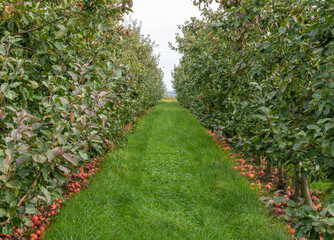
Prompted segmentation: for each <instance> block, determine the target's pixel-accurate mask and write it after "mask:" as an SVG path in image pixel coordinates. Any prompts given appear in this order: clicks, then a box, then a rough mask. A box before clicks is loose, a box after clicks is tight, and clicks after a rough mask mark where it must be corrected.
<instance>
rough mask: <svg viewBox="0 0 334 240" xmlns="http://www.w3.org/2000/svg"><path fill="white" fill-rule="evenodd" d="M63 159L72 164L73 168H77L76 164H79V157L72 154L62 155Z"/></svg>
mask: <svg viewBox="0 0 334 240" xmlns="http://www.w3.org/2000/svg"><path fill="white" fill-rule="evenodd" d="M63 157H64V158H65V159H66V160H67V161H69V162H70V163H72V164H73V165H74V166H77V165H78V162H79V157H78V156H76V155H74V154H71V153H64V154H63Z"/></svg>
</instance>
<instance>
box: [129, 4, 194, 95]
mask: <svg viewBox="0 0 334 240" xmlns="http://www.w3.org/2000/svg"><path fill="white" fill-rule="evenodd" d="M133 2H134V4H133V8H132V10H133V13H130V17H131V18H132V19H137V20H138V21H139V22H141V23H142V33H143V34H144V35H150V39H151V40H152V41H154V42H156V44H158V45H159V46H158V47H156V48H155V53H156V54H158V53H160V68H161V69H162V70H163V72H164V82H165V84H166V87H167V90H169V91H170V90H172V89H173V87H172V82H171V80H172V76H171V71H172V70H173V68H174V65H178V62H179V59H180V57H181V55H179V54H177V53H176V52H175V51H172V50H171V49H170V48H169V47H168V42H171V43H173V45H174V46H175V34H176V32H179V30H178V28H177V25H180V24H183V23H184V22H185V21H187V20H190V18H191V17H198V18H199V17H200V11H199V10H198V8H197V7H196V6H194V5H193V4H192V0H167V1H166V0H134V1H133Z"/></svg>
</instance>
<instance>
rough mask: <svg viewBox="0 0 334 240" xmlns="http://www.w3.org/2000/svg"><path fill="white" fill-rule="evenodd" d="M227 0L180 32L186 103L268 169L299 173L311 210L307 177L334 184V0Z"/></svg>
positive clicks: (180, 78) (180, 88) (179, 80)
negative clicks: (283, 169) (285, 169)
mask: <svg viewBox="0 0 334 240" xmlns="http://www.w3.org/2000/svg"><path fill="white" fill-rule="evenodd" d="M211 2H212V1H211ZM219 2H220V4H221V6H220V8H219V9H218V10H217V11H212V10H210V8H207V6H208V5H209V4H210V1H205V0H200V1H195V4H197V5H200V6H201V8H202V12H203V15H204V20H196V19H192V20H191V21H189V22H187V23H186V24H184V25H183V26H181V30H182V33H183V36H178V37H177V47H175V49H176V50H177V51H179V52H180V53H181V54H183V57H182V59H181V62H180V64H179V66H177V67H176V68H175V70H174V73H173V75H174V88H175V90H176V92H177V97H178V100H179V101H180V102H181V103H182V104H183V106H185V107H187V108H189V109H190V110H191V111H192V112H193V113H194V114H196V115H197V116H198V118H199V119H200V120H201V121H202V122H203V124H204V125H205V126H206V127H208V128H210V129H213V130H216V131H217V132H218V133H219V134H220V133H223V135H224V136H225V137H226V140H227V141H228V142H229V143H231V144H232V145H233V146H234V148H235V149H236V150H243V151H245V152H246V153H248V154H249V155H253V156H255V155H256V156H265V158H266V160H267V162H268V164H267V165H268V171H270V168H271V166H272V165H276V166H279V167H280V169H281V170H282V168H281V166H285V167H286V168H288V169H289V170H290V171H294V174H292V175H294V176H295V185H296V188H297V189H296V198H299V197H300V195H302V196H303V197H304V198H305V199H306V203H308V204H309V205H311V204H312V202H311V200H310V194H309V192H308V190H309V189H308V180H309V178H311V179H312V180H324V179H330V180H331V181H332V182H334V82H333V80H334V54H333V53H334V46H333V44H334V41H333V40H334V37H333V33H334V1H333V0H328V1H321V0H301V1H300V0H298V1H296V0H288V1H285V0H284V1H280V0H276V1H274V0H249V1H240V0H239V1H237V0H235V1H219ZM332 79H333V80H332ZM219 134H218V135H219ZM282 180H283V179H282ZM301 226H303V224H301ZM314 228H315V229H316V226H314ZM310 229H312V223H311V227H310ZM310 229H306V230H305V228H304V229H302V227H301V228H300V229H299V232H297V234H301V233H300V232H303V231H304V232H307V233H308V232H309V231H310ZM315 231H316V232H317V233H319V232H320V233H321V232H326V230H323V229H316V230H315ZM312 234H313V233H312ZM298 236H301V235H298Z"/></svg>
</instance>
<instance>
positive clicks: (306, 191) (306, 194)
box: [301, 175, 313, 208]
mask: <svg viewBox="0 0 334 240" xmlns="http://www.w3.org/2000/svg"><path fill="white" fill-rule="evenodd" d="M301 191H302V194H303V198H304V199H305V202H306V204H307V205H309V206H310V207H312V208H313V203H312V198H311V194H310V187H309V179H308V176H307V175H305V176H302V177H301Z"/></svg>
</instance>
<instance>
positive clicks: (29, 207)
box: [25, 204, 39, 215]
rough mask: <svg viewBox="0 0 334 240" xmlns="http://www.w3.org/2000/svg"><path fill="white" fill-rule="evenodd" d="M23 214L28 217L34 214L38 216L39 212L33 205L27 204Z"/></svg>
mask: <svg viewBox="0 0 334 240" xmlns="http://www.w3.org/2000/svg"><path fill="white" fill-rule="evenodd" d="M25 213H26V214H28V215H34V214H38V213H39V211H38V210H37V209H36V208H35V206H34V205H33V204H28V205H27V206H26V207H25Z"/></svg>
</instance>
